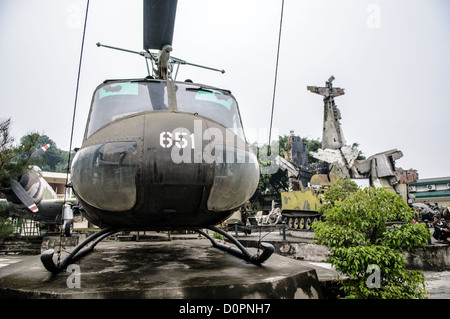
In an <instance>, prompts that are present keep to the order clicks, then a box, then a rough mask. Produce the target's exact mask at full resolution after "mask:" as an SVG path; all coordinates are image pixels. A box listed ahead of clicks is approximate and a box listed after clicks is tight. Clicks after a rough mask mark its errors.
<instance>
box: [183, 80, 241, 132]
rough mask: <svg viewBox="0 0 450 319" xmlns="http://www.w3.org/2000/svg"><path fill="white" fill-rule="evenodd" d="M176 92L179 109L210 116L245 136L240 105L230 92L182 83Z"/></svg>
mask: <svg viewBox="0 0 450 319" xmlns="http://www.w3.org/2000/svg"><path fill="white" fill-rule="evenodd" d="M176 92H177V93H176V94H177V105H178V110H179V111H181V112H188V113H193V114H199V115H201V116H204V117H207V118H210V119H211V120H214V121H216V122H219V123H220V124H222V125H223V126H225V127H226V128H229V129H231V130H232V131H233V132H235V133H236V134H237V135H238V136H240V137H242V138H244V136H243V132H242V124H241V118H240V116H239V111H238V107H237V104H236V101H235V99H234V98H233V96H232V95H231V94H230V93H228V92H226V91H222V90H215V89H213V88H209V87H201V86H194V85H185V84H181V83H179V84H177V91H176Z"/></svg>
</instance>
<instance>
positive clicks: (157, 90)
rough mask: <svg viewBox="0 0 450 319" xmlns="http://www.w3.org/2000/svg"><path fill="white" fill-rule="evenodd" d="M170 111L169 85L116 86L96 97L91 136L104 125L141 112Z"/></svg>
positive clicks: (99, 90) (104, 88) (134, 83)
mask: <svg viewBox="0 0 450 319" xmlns="http://www.w3.org/2000/svg"><path fill="white" fill-rule="evenodd" d="M167 109H168V98H167V85H166V83H165V82H159V81H154V82H153V81H152V82H137V81H128V82H113V83H108V84H105V85H102V86H100V87H99V88H97V90H96V91H95V93H94V99H93V102H92V107H91V115H90V119H89V126H88V135H87V136H90V135H92V134H93V133H94V132H96V131H97V130H98V129H100V128H101V127H103V126H104V125H106V124H108V123H110V122H113V121H115V120H118V119H120V118H122V117H125V116H130V115H133V114H136V113H140V112H146V111H158V110H167Z"/></svg>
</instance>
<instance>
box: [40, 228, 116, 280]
mask: <svg viewBox="0 0 450 319" xmlns="http://www.w3.org/2000/svg"><path fill="white" fill-rule="evenodd" d="M121 230H122V229H118V228H105V229H103V230H101V231H99V232H96V233H94V234H92V235H91V236H89V237H88V238H86V239H85V240H84V241H83V242H82V243H81V244H79V245H78V246H76V247H75V248H74V249H73V250H72V251H71V252H70V253H69V254H68V255H67V256H66V257H65V258H64V259H63V260H61V261H59V260H58V261H57V262H56V263H55V262H54V261H53V254H54V253H55V250H54V249H48V250H46V251H44V252H43V253H42V255H41V262H42V264H43V265H44V267H45V269H47V270H48V271H50V272H52V273H58V272H61V271H63V270H65V269H66V268H67V266H69V265H70V264H72V263H74V262H76V261H78V260H80V259H81V258H83V257H84V256H85V255H87V254H88V253H90V252H91V251H92V250H93V249H94V247H95V246H96V245H97V244H98V243H99V242H100V241H102V240H103V239H105V238H106V237H108V236H109V235H112V234H114V233H117V232H119V231H121Z"/></svg>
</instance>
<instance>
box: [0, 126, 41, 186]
mask: <svg viewBox="0 0 450 319" xmlns="http://www.w3.org/2000/svg"><path fill="white" fill-rule="evenodd" d="M10 125H11V119H7V120H2V121H0V190H6V189H9V188H10V186H11V179H15V180H17V179H18V178H19V177H20V176H21V175H22V174H24V173H25V172H26V171H27V169H28V166H29V161H30V156H31V154H32V151H33V149H34V147H35V144H36V142H37V138H38V136H39V135H38V134H30V138H29V139H26V140H24V141H22V142H21V143H20V144H19V145H14V138H13V137H12V136H11V135H10V132H9V129H10Z"/></svg>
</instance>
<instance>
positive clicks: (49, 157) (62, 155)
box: [20, 134, 69, 173]
mask: <svg viewBox="0 0 450 319" xmlns="http://www.w3.org/2000/svg"><path fill="white" fill-rule="evenodd" d="M33 138H36V137H34V134H29V135H25V136H23V137H22V138H21V139H20V141H21V143H27V141H28V140H30V139H33ZM47 144H49V145H50V147H49V148H48V149H47V151H45V153H43V154H42V155H41V156H40V158H38V159H36V161H35V162H32V163H31V164H34V165H37V166H39V167H40V168H41V170H43V171H47V172H59V173H66V172H67V165H68V163H67V162H68V158H69V152H67V151H63V150H60V149H59V148H58V147H57V146H56V143H55V142H54V141H53V140H52V139H51V138H49V137H48V136H47V135H39V134H37V140H36V146H35V148H36V149H38V148H40V147H42V146H44V145H47Z"/></svg>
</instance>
